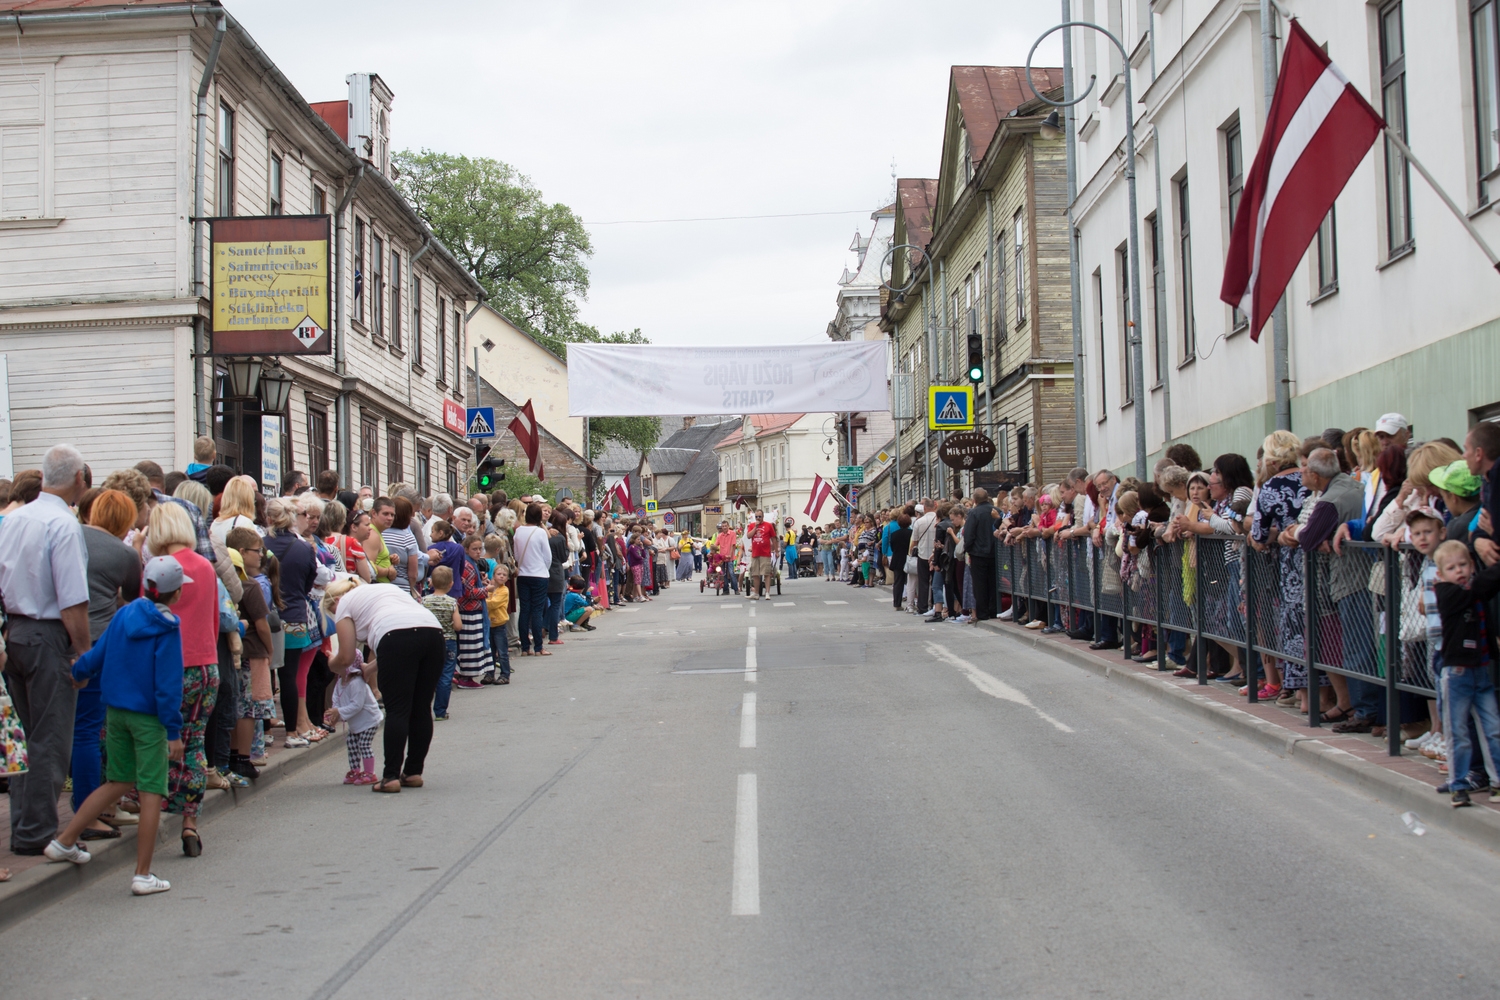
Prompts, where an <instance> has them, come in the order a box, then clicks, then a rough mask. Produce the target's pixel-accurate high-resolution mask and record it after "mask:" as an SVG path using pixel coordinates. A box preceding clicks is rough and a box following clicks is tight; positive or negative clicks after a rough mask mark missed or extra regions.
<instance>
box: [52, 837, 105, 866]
mask: <svg viewBox="0 0 1500 1000" xmlns="http://www.w3.org/2000/svg"><path fill="white" fill-rule="evenodd" d="M42 854H44V855H45V856H46V858H47V860H48V861H71V862H73V864H75V865H86V864H88V863H89V862H90V861H91V860H93V857H94V856H93V855H92V854H90V853H89V852H88V851H86V850H84V849H83V845H82V844H74V845H73V846H72V847H64V846H63V845H62V843H61V841H57V840H54V841H52V842H51V843H50V844H48V845H47V846H46V847H44V848H42Z"/></svg>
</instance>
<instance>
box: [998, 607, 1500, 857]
mask: <svg viewBox="0 0 1500 1000" xmlns="http://www.w3.org/2000/svg"><path fill="white" fill-rule="evenodd" d="M978 624H979V627H981V628H986V629H989V630H990V631H992V632H996V633H998V634H1000V635H1001V636H1003V637H1005V638H1006V639H1007V640H1009V641H1011V642H1018V643H1025V644H1026V645H1028V646H1031V647H1032V648H1034V649H1040V650H1045V651H1046V652H1048V653H1051V654H1052V655H1054V656H1056V657H1058V658H1060V659H1064V660H1067V661H1069V662H1070V663H1073V664H1074V665H1076V666H1080V667H1083V668H1084V669H1085V670H1092V671H1093V672H1095V673H1097V674H1101V675H1103V676H1104V677H1105V678H1107V679H1108V680H1111V681H1114V680H1118V681H1120V682H1122V683H1126V684H1130V685H1133V686H1134V687H1136V689H1137V690H1140V691H1143V692H1145V693H1146V694H1148V695H1149V696H1151V697H1157V698H1165V699H1170V700H1171V701H1172V702H1173V704H1175V705H1176V706H1177V707H1179V708H1183V709H1186V710H1187V711H1189V712H1193V713H1195V714H1197V715H1199V716H1201V717H1202V718H1204V719H1206V720H1208V721H1210V722H1212V723H1213V724H1215V725H1220V726H1224V727H1226V728H1229V729H1231V730H1233V731H1235V732H1237V733H1239V734H1240V735H1242V736H1245V737H1248V738H1250V739H1253V740H1256V741H1257V742H1259V743H1261V744H1262V745H1264V746H1265V747H1266V748H1267V749H1269V750H1272V751H1274V752H1275V753H1278V754H1283V755H1288V756H1293V755H1294V756H1296V757H1297V758H1298V759H1299V760H1301V761H1302V762H1303V763H1305V764H1309V765H1311V766H1312V767H1316V768H1318V769H1319V770H1321V771H1323V772H1324V773H1325V774H1327V775H1329V776H1330V777H1333V778H1335V779H1337V780H1339V781H1343V782H1345V783H1348V784H1353V785H1355V786H1357V787H1359V788H1361V789H1363V790H1364V791H1366V792H1369V793H1370V794H1371V795H1373V796H1375V797H1376V798H1377V799H1380V800H1381V801H1383V802H1387V803H1389V804H1390V805H1391V807H1392V808H1394V809H1396V810H1398V811H1400V812H1406V811H1411V812H1415V813H1416V814H1417V815H1418V816H1420V817H1421V819H1422V822H1423V823H1425V824H1427V825H1429V826H1441V827H1443V828H1444V829H1447V830H1450V831H1452V832H1454V833H1457V834H1459V835H1461V836H1464V837H1468V838H1470V839H1472V840H1475V841H1477V842H1479V843H1482V844H1484V845H1485V846H1487V847H1490V848H1492V849H1500V805H1493V804H1491V803H1490V802H1489V801H1488V798H1489V797H1488V796H1487V795H1476V796H1475V798H1474V804H1473V806H1471V807H1470V808H1467V809H1454V808H1453V807H1452V806H1451V805H1449V804H1448V797H1447V796H1446V795H1439V794H1437V793H1436V792H1435V791H1434V789H1435V788H1437V786H1438V785H1440V784H1442V783H1443V782H1444V781H1446V780H1447V775H1445V774H1443V773H1441V772H1439V771H1438V766H1437V762H1436V761H1433V760H1429V759H1428V758H1426V757H1423V756H1422V755H1421V754H1416V753H1413V752H1411V751H1404V752H1403V753H1402V755H1401V756H1400V757H1391V756H1389V755H1388V754H1387V752H1386V743H1385V738H1384V737H1380V738H1378V739H1377V738H1375V737H1373V736H1369V735H1363V734H1357V733H1351V734H1347V735H1344V734H1338V733H1334V732H1333V731H1332V730H1331V729H1330V728H1329V727H1327V726H1323V727H1320V728H1316V729H1314V728H1312V727H1309V726H1308V725H1307V723H1306V719H1305V717H1304V716H1303V715H1302V714H1301V713H1299V712H1295V711H1293V710H1291V709H1289V708H1283V707H1280V706H1277V705H1275V704H1273V703H1270V702H1256V703H1255V704H1253V705H1252V704H1250V703H1249V702H1248V701H1246V700H1245V699H1244V698H1242V697H1240V696H1239V695H1238V694H1237V688H1235V687H1233V686H1231V685H1227V684H1215V683H1209V684H1207V685H1202V686H1200V685H1199V684H1198V682H1197V680H1196V679H1195V678H1179V677H1173V676H1172V675H1171V673H1170V672H1164V671H1158V670H1157V669H1156V667H1155V665H1154V664H1143V663H1135V662H1133V661H1131V660H1127V659H1125V658H1124V657H1123V656H1122V655H1121V653H1120V651H1119V650H1118V649H1113V650H1092V649H1089V648H1088V644H1087V643H1084V642H1080V641H1075V640H1072V639H1068V638H1066V637H1060V636H1043V635H1037V634H1036V633H1035V632H1030V631H1027V630H1026V629H1024V628H1022V627H1021V626H1019V625H1012V624H1010V623H1009V622H1002V621H999V620H998V619H996V620H992V621H987V622H979V623H978Z"/></svg>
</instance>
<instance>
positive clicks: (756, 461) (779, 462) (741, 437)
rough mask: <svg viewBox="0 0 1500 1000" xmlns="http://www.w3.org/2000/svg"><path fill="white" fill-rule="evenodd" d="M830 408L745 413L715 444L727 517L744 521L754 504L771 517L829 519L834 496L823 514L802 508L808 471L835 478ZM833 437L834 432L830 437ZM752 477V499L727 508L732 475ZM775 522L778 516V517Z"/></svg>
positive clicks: (810, 474) (808, 487)
mask: <svg viewBox="0 0 1500 1000" xmlns="http://www.w3.org/2000/svg"><path fill="white" fill-rule="evenodd" d="M834 419H835V415H834V414H832V413H801V414H766V415H760V414H757V415H754V416H747V417H745V418H744V420H743V422H742V424H741V427H740V430H739V431H738V432H736V433H733V434H730V435H729V436H728V437H726V438H725V439H724V440H723V441H722V442H720V443H719V444H718V445H716V446H715V448H714V450H715V452H717V454H718V456H719V497H720V500H721V502H722V503H723V505H724V514H725V516H726V517H733V518H737V519H738V520H739V521H741V522H743V521H744V520H746V519H748V518H749V517H750V516H752V515H753V514H754V511H755V509H756V508H757V507H759V508H760V509H762V510H764V511H765V512H766V516H767V517H770V516H771V514H772V512H773V511H774V512H775V514H776V516H777V517H778V519H779V518H784V517H788V516H790V517H792V518H794V519H795V520H796V522H797V526H798V527H799V528H800V527H801V526H802V525H804V524H813V523H827V522H828V521H831V520H833V518H834V515H833V513H832V512H833V501H832V500H830V501H829V502H828V503H827V504H825V505H824V507H823V511H822V520H821V521H819V522H814V521H813V520H812V519H811V518H809V517H807V516H806V515H805V514H804V513H803V508H805V507H806V506H807V499H808V497H809V496H811V494H812V486H813V477H814V476H822V477H823V478H824V479H827V480H829V481H834V480H836V479H837V477H838V468H837V464H836V459H837V456H836V455H834V453H833V443H832V441H831V440H830V438H831V437H832V435H834V434H835V433H836V432H835V429H834ZM833 441H836V438H833ZM746 479H750V480H756V481H757V483H758V492H757V496H756V498H755V500H754V501H753V502H751V501H750V500H749V498H747V500H746V502H747V504H749V506H747V507H742V508H740V509H739V510H736V511H733V512H731V505H732V503H733V495H732V494H731V493H730V492H728V490H727V484H728V483H729V482H730V481H733V480H746ZM778 523H779V520H778Z"/></svg>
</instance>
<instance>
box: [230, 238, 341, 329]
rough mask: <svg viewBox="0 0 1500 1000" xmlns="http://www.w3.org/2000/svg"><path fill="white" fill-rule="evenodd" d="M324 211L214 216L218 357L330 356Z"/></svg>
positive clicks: (326, 245) (330, 292)
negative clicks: (230, 216)
mask: <svg viewBox="0 0 1500 1000" xmlns="http://www.w3.org/2000/svg"><path fill="white" fill-rule="evenodd" d="M330 225H331V220H330V218H329V216H326V215H271V216H262V217H245V218H234V219H210V220H209V222H208V233H209V244H210V260H211V265H210V268H209V273H210V290H209V294H210V296H211V297H212V299H213V312H212V316H211V333H212V347H211V350H212V352H213V353H214V354H329V353H332V351H333V335H332V334H331V333H330V332H329V320H330V318H331V314H332V301H333V300H332V288H331V282H330V281H329V274H330V273H331V269H330V268H329V265H328V244H329V229H330Z"/></svg>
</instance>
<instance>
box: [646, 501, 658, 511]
mask: <svg viewBox="0 0 1500 1000" xmlns="http://www.w3.org/2000/svg"><path fill="white" fill-rule="evenodd" d="M646 513H647V514H655V513H656V501H655V500H647V501H646Z"/></svg>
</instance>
